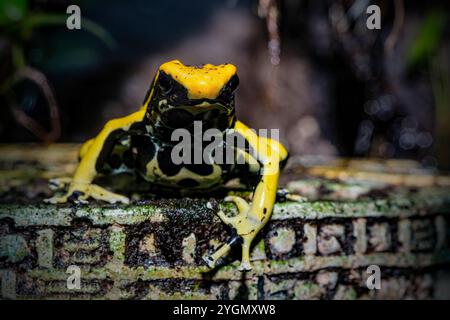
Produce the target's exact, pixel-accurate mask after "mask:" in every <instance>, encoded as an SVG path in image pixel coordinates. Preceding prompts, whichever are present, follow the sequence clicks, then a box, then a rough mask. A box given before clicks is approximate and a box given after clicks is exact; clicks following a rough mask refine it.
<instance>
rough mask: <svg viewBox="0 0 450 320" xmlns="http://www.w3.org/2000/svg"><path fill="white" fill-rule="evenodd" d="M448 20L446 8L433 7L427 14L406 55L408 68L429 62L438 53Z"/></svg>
mask: <svg viewBox="0 0 450 320" xmlns="http://www.w3.org/2000/svg"><path fill="white" fill-rule="evenodd" d="M446 20H447V14H446V13H445V10H438V9H433V10H431V11H430V12H428V13H427V14H426V16H425V18H424V20H423V22H422V24H421V26H420V28H419V34H418V35H417V37H416V39H415V41H413V43H412V44H411V46H410V48H409V50H408V53H407V56H406V59H407V67H408V69H413V68H415V67H417V66H418V65H420V64H423V63H427V61H428V60H429V59H430V58H431V57H432V56H433V55H434V54H435V53H436V51H437V50H438V49H439V45H440V43H441V38H442V34H443V32H444V28H445V24H446Z"/></svg>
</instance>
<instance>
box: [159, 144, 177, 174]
mask: <svg viewBox="0 0 450 320" xmlns="http://www.w3.org/2000/svg"><path fill="white" fill-rule="evenodd" d="M157 160H158V166H159V168H160V169H161V171H162V173H164V174H165V175H166V176H174V175H176V174H177V173H179V172H180V170H181V168H182V166H181V165H175V164H174V163H173V162H172V147H170V146H164V147H162V148H161V149H159V151H158V155H157Z"/></svg>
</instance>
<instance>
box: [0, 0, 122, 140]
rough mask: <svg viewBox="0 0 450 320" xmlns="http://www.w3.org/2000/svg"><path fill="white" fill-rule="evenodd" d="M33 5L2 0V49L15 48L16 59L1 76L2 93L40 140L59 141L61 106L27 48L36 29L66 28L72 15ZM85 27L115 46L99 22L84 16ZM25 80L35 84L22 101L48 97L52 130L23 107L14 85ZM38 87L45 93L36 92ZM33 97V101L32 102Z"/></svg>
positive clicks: (0, 26) (27, 2)
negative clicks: (34, 7)
mask: <svg viewBox="0 0 450 320" xmlns="http://www.w3.org/2000/svg"><path fill="white" fill-rule="evenodd" d="M30 7H31V5H30V2H29V1H28V0H1V1H0V28H1V29H0V30H1V33H0V40H2V41H4V42H5V41H6V43H7V45H4V46H2V49H3V50H11V58H12V59H11V62H12V67H11V68H10V69H9V70H8V74H6V76H4V78H3V79H0V81H1V82H0V94H5V95H6V96H7V98H6V99H7V100H8V101H9V102H10V103H9V105H10V108H11V113H12V115H13V117H14V118H15V120H16V121H17V122H18V123H20V124H21V125H22V126H23V127H25V128H27V129H28V130H29V131H30V132H32V133H33V134H34V135H36V136H37V137H38V138H39V139H40V140H42V141H46V142H52V141H55V140H57V139H58V138H59V135H60V119H59V106H58V104H57V102H56V99H55V96H54V93H53V90H52V89H51V86H50V84H49V83H48V80H47V78H46V77H45V75H44V74H43V73H42V72H41V71H39V70H37V69H35V68H32V67H31V66H29V64H28V63H27V59H26V56H27V55H26V54H25V51H26V50H27V49H26V48H27V47H26V45H27V43H28V42H29V41H30V40H31V38H32V36H33V32H34V31H35V30H36V29H38V28H41V27H46V26H60V27H62V26H64V27H65V24H66V20H67V18H68V15H67V14H59V13H56V14H55V13H50V12H45V11H42V10H31V9H30ZM82 29H83V30H86V31H88V32H90V33H91V34H93V35H94V36H95V37H97V38H98V39H100V40H102V41H103V42H104V43H105V44H106V45H107V46H108V47H109V48H114V47H115V41H114V39H113V37H112V36H111V35H110V34H109V33H108V32H107V31H106V30H105V29H104V28H102V27H101V26H100V25H98V24H96V23H95V22H93V21H91V20H89V19H87V18H84V17H83V19H82ZM2 56H8V54H5V53H2ZM23 81H31V82H33V83H34V84H35V86H34V87H30V86H28V88H29V89H28V91H26V92H25V93H24V94H25V95H27V97H23V99H22V102H23V101H27V104H28V105H30V104H32V105H36V104H37V101H38V99H39V98H40V96H42V97H43V98H45V101H46V103H47V107H48V118H49V120H50V121H49V122H50V124H51V129H49V130H47V129H46V128H45V126H44V125H42V124H41V123H40V122H39V121H37V120H36V119H34V117H33V116H32V115H29V114H28V112H25V111H24V110H22V109H23V108H21V103H20V101H19V100H20V97H18V95H17V94H16V93H15V92H14V88H15V87H17V86H19V85H20V84H21V82H23ZM30 90H31V91H30ZM36 90H37V91H40V92H41V94H38V93H36ZM33 91H34V92H33ZM30 99H32V100H33V102H30ZM18 101H19V102H18ZM41 113H42V112H41Z"/></svg>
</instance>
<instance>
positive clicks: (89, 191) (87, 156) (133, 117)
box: [46, 109, 145, 203]
mask: <svg viewBox="0 0 450 320" xmlns="http://www.w3.org/2000/svg"><path fill="white" fill-rule="evenodd" d="M144 115H145V109H141V110H139V111H138V112H135V113H132V114H130V115H129V116H126V117H124V118H120V119H114V120H110V121H108V123H107V124H106V125H105V127H104V128H103V129H102V131H101V132H100V133H99V134H98V135H97V136H96V137H95V138H94V139H91V140H89V141H88V142H86V143H85V144H83V146H82V148H81V150H80V163H79V165H78V167H77V169H76V171H75V174H74V176H73V178H72V180H71V181H70V184H69V189H68V191H67V193H66V194H65V195H63V196H61V197H57V196H55V197H53V198H50V199H46V202H49V203H64V202H67V201H79V202H86V201H87V199H88V198H90V197H91V198H94V199H97V200H103V201H107V202H110V203H115V202H122V203H128V202H129V199H128V198H127V197H125V196H122V195H119V194H116V193H113V192H111V191H108V190H106V189H104V188H102V187H100V186H98V185H95V184H92V181H93V180H94V178H95V176H96V175H97V164H98V163H100V161H99V159H100V157H101V156H102V155H105V154H108V153H109V152H110V151H111V150H112V148H113V146H114V143H115V141H117V139H118V134H119V133H121V134H123V133H124V132H126V131H128V129H129V128H130V126H131V125H132V124H133V123H135V122H138V121H142V119H143V117H144Z"/></svg>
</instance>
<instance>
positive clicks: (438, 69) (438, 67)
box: [407, 8, 450, 169]
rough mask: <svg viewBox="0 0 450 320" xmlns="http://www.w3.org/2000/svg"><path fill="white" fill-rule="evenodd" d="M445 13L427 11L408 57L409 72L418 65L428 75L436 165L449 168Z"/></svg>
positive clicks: (449, 101)
mask: <svg viewBox="0 0 450 320" xmlns="http://www.w3.org/2000/svg"><path fill="white" fill-rule="evenodd" d="M447 15H448V14H447V12H446V11H445V10H443V9H441V10H439V9H437V8H434V9H432V10H431V11H429V12H428V13H427V14H426V16H425V18H424V20H423V22H422V24H421V26H420V29H419V34H418V36H417V38H416V39H415V41H414V42H413V43H412V44H411V46H410V49H409V51H408V54H407V66H408V71H409V72H411V71H412V70H414V69H416V68H417V67H419V66H423V67H424V68H426V69H427V70H428V72H429V74H430V80H431V86H432V89H433V96H434V103H435V138H436V141H435V146H434V150H435V154H436V158H437V162H438V165H439V166H440V167H442V168H445V169H449V168H450V150H449V149H448V140H449V139H450V127H449V126H448V124H447V122H448V119H449V118H450V93H449V89H450V65H449V60H448V57H449V55H448V54H449V51H448V47H446V46H445V45H442V43H443V42H442V41H441V40H442V37H443V34H444V31H445V28H446V25H447V20H448V17H447Z"/></svg>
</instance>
